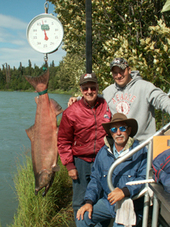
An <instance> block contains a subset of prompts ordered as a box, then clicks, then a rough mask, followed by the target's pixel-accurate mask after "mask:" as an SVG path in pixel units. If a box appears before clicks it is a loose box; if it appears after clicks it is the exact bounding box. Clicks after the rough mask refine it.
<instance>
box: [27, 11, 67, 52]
mask: <svg viewBox="0 0 170 227" xmlns="http://www.w3.org/2000/svg"><path fill="white" fill-rule="evenodd" d="M63 35H64V30H63V26H62V24H61V22H60V21H59V20H58V18H56V17H54V16H53V15H51V14H47V13H43V14H40V15H38V16H36V17H34V18H33V19H32V20H31V21H30V23H29V24H28V27H27V39H28V42H29V44H30V45H31V47H32V48H34V49H35V50H36V51H38V52H40V53H44V54H49V53H52V52H54V51H56V50H57V49H58V47H59V46H60V45H61V43H62V40H63Z"/></svg>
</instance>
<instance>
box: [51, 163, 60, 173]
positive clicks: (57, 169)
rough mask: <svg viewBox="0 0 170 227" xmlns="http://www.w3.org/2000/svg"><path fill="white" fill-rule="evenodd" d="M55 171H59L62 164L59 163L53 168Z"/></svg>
mask: <svg viewBox="0 0 170 227" xmlns="http://www.w3.org/2000/svg"><path fill="white" fill-rule="evenodd" d="M52 170H53V172H58V171H59V170H60V166H59V165H58V164H57V165H56V166H55V167H53V168H52Z"/></svg>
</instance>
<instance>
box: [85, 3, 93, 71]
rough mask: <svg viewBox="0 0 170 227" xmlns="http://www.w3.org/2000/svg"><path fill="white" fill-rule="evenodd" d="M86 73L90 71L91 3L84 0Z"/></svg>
mask: <svg viewBox="0 0 170 227" xmlns="http://www.w3.org/2000/svg"><path fill="white" fill-rule="evenodd" d="M86 73H92V4H91V0H86Z"/></svg>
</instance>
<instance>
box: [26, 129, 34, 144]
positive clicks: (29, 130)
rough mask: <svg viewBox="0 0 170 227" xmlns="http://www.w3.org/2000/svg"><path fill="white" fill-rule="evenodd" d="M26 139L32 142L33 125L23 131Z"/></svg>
mask: <svg viewBox="0 0 170 227" xmlns="http://www.w3.org/2000/svg"><path fill="white" fill-rule="evenodd" d="M25 131H26V133H27V136H28V138H29V139H30V140H31V141H33V140H34V125H32V126H31V127H30V128H28V129H25Z"/></svg>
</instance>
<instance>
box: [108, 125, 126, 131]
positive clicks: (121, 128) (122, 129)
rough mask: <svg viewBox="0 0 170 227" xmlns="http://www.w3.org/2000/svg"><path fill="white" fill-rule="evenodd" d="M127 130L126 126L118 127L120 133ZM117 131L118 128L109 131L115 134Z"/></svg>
mask: <svg viewBox="0 0 170 227" xmlns="http://www.w3.org/2000/svg"><path fill="white" fill-rule="evenodd" d="M127 128H128V126H120V127H119V130H120V131H121V132H126V129H127ZM117 129H118V128H116V127H113V128H111V129H110V131H111V132H113V133H116V132H117Z"/></svg>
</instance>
